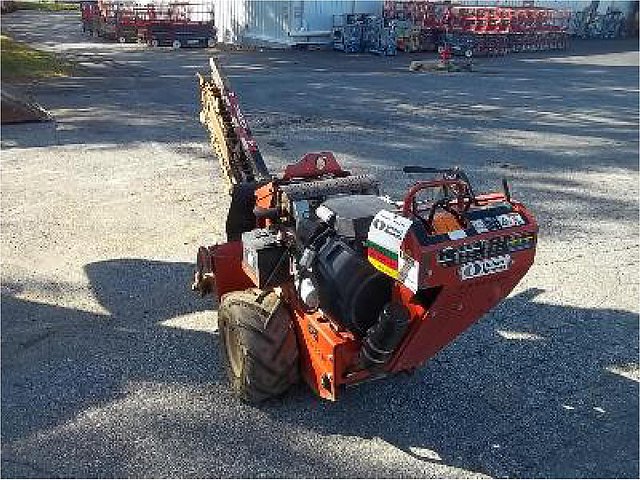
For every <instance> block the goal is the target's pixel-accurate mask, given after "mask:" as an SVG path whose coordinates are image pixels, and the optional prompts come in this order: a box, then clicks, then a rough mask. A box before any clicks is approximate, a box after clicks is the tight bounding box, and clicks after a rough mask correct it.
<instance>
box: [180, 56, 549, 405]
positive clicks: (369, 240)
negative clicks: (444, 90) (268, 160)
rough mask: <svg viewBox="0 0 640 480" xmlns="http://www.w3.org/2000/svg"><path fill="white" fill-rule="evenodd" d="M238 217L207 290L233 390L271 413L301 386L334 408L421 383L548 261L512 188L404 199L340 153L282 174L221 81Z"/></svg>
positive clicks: (202, 258)
mask: <svg viewBox="0 0 640 480" xmlns="http://www.w3.org/2000/svg"><path fill="white" fill-rule="evenodd" d="M199 80H200V94H201V102H202V111H201V114H200V120H201V122H202V123H203V125H204V126H205V127H206V128H207V129H208V131H209V133H210V137H211V143H212V146H213V147H214V149H215V151H216V153H217V155H218V158H219V160H220V164H221V167H222V171H223V173H224V176H225V177H226V178H227V179H228V180H229V183H230V189H231V195H232V197H231V207H230V210H229V213H228V217H227V224H226V227H227V241H226V242H225V243H222V244H218V245H213V246H209V247H200V249H199V251H198V254H197V268H196V273H195V281H194V283H193V288H194V290H197V291H199V292H201V293H202V294H213V295H214V296H215V298H216V299H217V300H218V301H219V302H220V305H219V309H218V328H219V332H220V340H221V342H220V345H221V353H222V357H223V358H224V361H225V364H226V367H227V372H228V375H229V379H230V382H231V385H232V387H233V389H234V390H235V392H236V393H237V394H238V395H239V396H240V397H241V398H242V399H244V400H246V401H249V402H259V401H262V400H265V399H267V398H270V397H274V396H277V395H280V394H282V393H283V392H285V391H286V390H287V389H288V388H289V387H290V386H291V385H292V384H294V383H295V382H297V381H298V378H299V376H300V375H301V376H302V377H303V378H304V380H305V381H306V382H307V384H308V385H309V386H310V387H311V388H312V389H313V390H314V391H315V392H316V393H317V394H318V395H319V396H321V397H322V398H326V399H330V400H335V399H336V398H337V397H338V395H339V393H340V392H341V390H342V389H343V388H344V387H345V386H348V385H353V384H357V383H359V382H362V381H365V380H371V379H376V378H380V377H384V376H387V375H390V374H393V373H397V372H411V371H413V370H414V369H415V368H417V367H419V366H420V365H422V364H423V363H424V362H426V361H427V360H428V359H429V358H431V357H433V356H434V355H436V354H437V353H438V351H440V350H441V349H442V348H444V347H445V346H446V345H447V344H448V343H449V342H451V341H452V340H453V339H455V338H456V337H457V336H458V335H459V334H460V333H461V332H463V331H464V330H466V329H467V328H468V327H469V326H471V325H472V324H473V323H474V322H475V321H477V320H478V319H479V318H480V317H481V316H482V315H484V314H485V313H486V312H488V311H489V310H490V309H491V308H492V307H494V306H495V305H496V304H497V303H498V302H500V301H501V300H502V299H503V298H505V297H506V296H507V295H508V294H509V292H510V291H511V290H512V289H513V288H514V287H515V286H516V284H517V283H518V282H519V281H520V279H521V278H522V277H523V276H524V275H525V274H526V272H527V270H528V269H529V267H530V266H531V264H532V263H533V260H534V255H535V249H536V236H537V231H538V227H537V224H536V221H535V219H534V217H533V215H532V214H531V212H530V211H529V210H528V209H527V208H526V207H525V206H524V205H523V204H522V203H521V202H518V201H517V200H515V199H514V198H513V197H512V196H511V194H510V192H509V188H508V186H507V184H506V181H503V189H502V191H500V192H495V193H488V194H477V193H476V192H475V191H474V190H473V188H472V185H471V183H470V182H469V179H468V178H467V176H466V175H465V173H464V172H463V171H462V170H460V169H457V168H451V169H432V168H424V167H405V169H404V170H405V172H407V173H421V174H428V175H429V176H428V178H425V179H424V180H422V181H419V182H417V183H416V184H415V185H414V186H413V187H412V188H411V189H410V190H409V191H408V192H406V194H405V195H404V198H403V199H402V200H401V201H399V202H396V201H392V200H389V199H388V198H385V197H381V196H379V194H380V191H379V190H380V183H379V182H378V180H377V179H376V178H374V177H373V176H372V175H354V174H352V173H350V172H348V171H346V170H344V169H343V168H342V167H341V166H340V165H339V163H338V162H337V160H336V158H335V157H334V155H333V154H332V153H331V152H327V151H323V152H317V153H307V154H306V155H304V156H303V157H302V158H301V159H300V160H299V161H298V162H297V163H294V164H291V165H288V166H287V167H286V168H285V169H284V171H283V172H281V173H279V174H273V173H271V172H269V170H268V169H267V167H266V165H265V163H264V161H263V158H262V155H261V154H260V151H259V149H258V145H257V143H256V141H255V139H254V138H253V136H252V134H251V131H250V129H249V126H248V124H247V121H246V118H245V117H244V116H243V115H242V113H241V111H240V107H239V105H238V98H237V96H236V94H235V93H234V92H233V90H231V88H230V86H229V84H228V82H227V80H226V79H225V77H224V76H223V74H222V72H221V71H220V67H219V66H218V65H217V63H216V62H215V61H214V60H213V59H212V60H211V78H210V79H208V78H205V77H203V76H201V75H199Z"/></svg>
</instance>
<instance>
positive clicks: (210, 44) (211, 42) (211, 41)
mask: <svg viewBox="0 0 640 480" xmlns="http://www.w3.org/2000/svg"><path fill="white" fill-rule="evenodd" d="M215 46H216V39H215V38H209V39H207V47H209V48H213V47H215Z"/></svg>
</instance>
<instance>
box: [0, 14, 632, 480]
mask: <svg viewBox="0 0 640 480" xmlns="http://www.w3.org/2000/svg"><path fill="white" fill-rule="evenodd" d="M2 20H3V21H2V29H3V32H4V31H7V32H9V33H11V34H12V35H14V36H15V37H16V38H17V39H22V40H27V41H29V42H31V43H33V44H35V45H38V46H41V47H43V48H47V49H51V50H53V51H58V52H62V53H64V54H66V55H68V56H70V57H71V58H74V59H75V60H76V61H78V62H79V63H80V68H79V69H78V73H77V75H76V76H73V77H69V78H59V79H55V80H50V81H47V82H36V83H33V84H30V85H27V86H25V87H26V88H27V91H28V92H30V93H31V94H33V95H34V96H35V98H37V99H38V100H39V101H40V102H41V103H42V104H43V105H45V106H46V107H48V108H49V109H50V110H51V111H52V112H53V114H54V115H55V118H56V122H55V123H49V124H30V125H16V126H3V128H2V162H1V174H2V177H1V182H2V250H1V254H2V476H3V477H131V476H143V477H192V476H193V477H265V476H274V477H300V476H305V477H335V476H340V477H370V478H371V477H484V476H495V477H625V478H637V477H638V474H639V472H638V393H639V392H638V382H639V379H640V377H639V373H638V294H639V292H638V264H639V250H638V51H637V42H634V41H631V42H616V41H609V42H592V43H579V44H576V45H574V46H573V47H572V49H571V50H570V51H567V52H562V53H553V54H537V55H528V56H513V57H510V58H501V59H491V60H479V61H478V70H479V71H478V72H477V73H473V74H454V75H438V74H428V73H422V74H417V73H410V72H409V71H408V68H407V67H408V64H409V61H410V60H411V59H416V58H419V57H417V56H415V55H414V56H399V57H395V58H379V57H374V56H367V55H363V56H344V55H340V54H338V53H332V52H290V51H264V52H250V53H248V52H245V53H239V52H238V53H223V54H221V58H222V62H223V64H224V65H225V66H226V68H227V72H228V74H229V76H230V78H231V81H232V83H233V85H234V86H235V88H236V90H237V91H238V93H239V95H240V100H241V103H242V105H243V108H244V110H245V111H246V113H247V114H248V116H249V117H250V122H251V125H252V126H253V129H254V133H255V134H256V137H257V139H258V141H259V143H260V144H261V147H262V150H263V153H264V154H265V157H266V158H267V161H268V163H269V164H270V165H271V166H272V167H273V169H274V170H278V169H279V168H280V166H281V165H283V164H285V163H286V162H290V161H293V160H295V159H297V158H298V157H299V156H300V155H302V154H303V153H305V152H306V151H314V150H321V149H329V150H333V151H334V152H335V153H336V156H337V157H338V158H339V159H340V160H341V161H342V163H343V164H345V165H346V166H347V167H348V168H350V169H352V170H355V171H358V172H364V171H367V172H375V173H378V174H379V175H380V176H381V177H382V178H384V179H385V182H386V186H387V188H386V190H387V192H388V193H390V194H392V195H395V196H400V194H401V193H402V191H403V190H404V189H405V187H406V185H408V184H409V183H410V181H411V179H410V178H407V177H406V176H403V175H402V174H401V173H399V169H400V167H401V166H402V165H403V164H421V165H435V166H446V165H452V164H457V165H460V166H462V167H464V168H466V169H467V170H468V172H469V174H470V176H471V177H472V179H474V180H475V181H476V182H477V183H478V184H479V185H480V186H481V187H483V188H489V187H493V186H497V185H498V184H499V179H500V178H501V177H502V176H505V175H506V176H507V177H508V178H510V180H511V182H512V190H513V192H514V195H515V196H517V197H518V198H519V199H521V200H523V201H524V202H526V203H527V204H528V205H529V206H530V207H531V208H532V209H533V211H534V212H536V214H537V215H538V219H539V222H540V225H541V232H540V247H539V252H538V256H537V261H536V264H535V265H534V267H533V268H532V270H531V271H530V273H529V274H528V275H527V277H526V278H525V279H524V281H523V282H522V283H521V284H520V285H519V286H518V287H517V289H516V290H515V291H514V292H513V294H512V295H511V296H510V297H509V298H508V299H507V300H506V301H504V302H503V303H502V304H501V305H500V306H499V307H498V308H496V309H495V311H493V312H492V313H491V314H490V315H488V316H486V317H485V318H483V319H482V320H481V321H480V322H479V323H478V324H477V325H476V326H474V327H473V328H471V329H470V330H469V331H467V332H466V333H465V334H464V335H462V336H461V337H460V338H459V339H458V340H457V341H456V342H455V343H453V344H452V345H451V346H450V347H448V348H447V349H445V350H444V351H443V352H442V353H441V354H440V355H438V356H437V357H436V358H435V359H433V360H432V361H431V362H429V364H428V365H427V366H425V368H423V369H421V370H419V371H418V372H417V373H416V374H414V375H413V376H410V377H409V376H398V377H395V378H392V379H389V380H386V381H381V382H377V383H369V384H364V385H361V386H358V387H354V388H352V389H349V390H348V391H347V394H346V395H345V396H344V397H343V399H342V400H341V401H340V402H338V403H334V404H332V403H327V402H324V401H321V400H319V399H317V398H315V397H314V396H313V395H311V394H310V393H309V392H308V391H307V389H306V388H305V387H304V386H300V387H299V388H297V389H295V391H293V392H292V393H291V394H290V395H288V396H287V397H286V398H285V399H284V400H283V401H281V402H275V403H273V404H268V405H265V406H263V407H261V408H253V407H249V406H245V405H242V404H240V403H238V401H236V400H235V399H234V398H233V397H232V396H231V395H230V393H229V391H228V390H227V387H226V383H225V377H224V372H223V370H222V368H221V365H220V358H219V356H218V353H217V344H218V338H217V333H216V313H215V307H216V306H215V305H211V302H210V301H205V300H201V299H199V298H195V297H193V296H192V294H191V292H190V291H189V290H188V284H189V281H190V279H191V278H190V277H191V269H192V265H191V263H192V261H193V258H194V254H195V251H196V248H197V246H198V245H200V244H209V243H213V242H215V241H216V240H220V239H222V236H223V228H224V225H223V219H224V217H225V213H226V208H227V202H228V199H227V196H226V194H225V188H224V184H223V182H222V181H220V179H219V174H218V168H217V163H216V161H215V160H214V159H213V156H212V153H211V152H210V149H209V147H208V145H207V141H206V136H205V133H204V131H203V130H202V129H201V127H200V126H199V124H198V123H197V111H198V105H197V101H198V98H197V95H196V92H197V83H196V79H195V77H194V73H195V72H196V71H197V70H205V69H206V66H207V56H208V55H209V54H210V53H211V52H210V51H209V52H207V51H203V50H182V51H176V52H174V51H170V50H164V49H158V50H155V51H151V50H147V49H146V48H142V47H139V46H137V45H112V44H105V43H100V42H95V41H93V40H87V38H86V37H83V36H82V33H81V32H80V22H79V21H78V19H77V18H75V17H74V16H73V15H70V14H40V13H33V12H32V13H28V12H19V13H15V14H12V15H7V16H3V18H2Z"/></svg>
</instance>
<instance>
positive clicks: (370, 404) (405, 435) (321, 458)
mask: <svg viewBox="0 0 640 480" xmlns="http://www.w3.org/2000/svg"><path fill="white" fill-rule="evenodd" d="M86 272H87V275H88V277H89V279H90V281H91V288H92V291H93V293H94V295H95V297H96V298H97V299H98V300H99V302H100V304H101V305H102V307H104V309H105V313H90V312H86V311H82V310H78V309H68V308H62V307H56V306H53V305H48V304H42V303H35V302H32V301H27V300H24V299H21V298H20V286H19V285H5V286H4V288H3V289H4V291H5V292H7V294H5V295H3V297H2V312H1V313H2V444H3V457H2V460H3V475H4V476H18V477H21V476H43V475H45V476H54V477H55V476H90V477H93V476H116V477H118V476H131V475H133V476H136V475H143V476H144V474H145V472H146V473H147V474H149V472H152V473H154V474H155V475H159V476H162V475H163V473H164V475H165V476H166V475H170V476H171V475H172V474H173V475H175V474H177V473H181V476H250V477H256V476H260V475H261V474H263V473H264V472H265V471H266V472H279V473H280V475H281V476H283V477H288V476H291V477H294V476H366V477H376V476H395V477H402V476H416V475H417V476H420V475H419V472H420V470H419V465H420V462H422V461H424V462H429V463H439V464H442V465H449V466H456V467H460V468H463V469H465V470H469V471H473V472H481V473H486V474H489V475H492V476H509V477H513V476H525V477H527V476H530V477H584V476H586V477H591V476H597V477H621V478H622V477H625V478H637V476H638V384H637V382H636V381H634V380H632V379H630V378H627V377H626V376H625V372H624V370H625V366H626V365H629V364H632V363H634V362H636V361H637V358H638V318H637V316H636V315H635V314H632V313H630V312H625V311H618V310H611V309H580V308H575V307H565V306H559V305H548V304H543V303H539V302H537V301H536V300H535V297H536V295H537V294H538V293H539V291H536V290H527V291H525V292H522V293H520V294H518V295H515V296H513V297H511V298H509V299H507V300H506V301H505V302H503V303H502V304H501V305H500V306H499V307H498V308H497V309H496V310H495V311H494V312H493V313H491V314H490V315H489V316H488V317H486V318H484V319H483V320H482V321H481V322H480V323H479V324H478V325H476V326H475V327H473V328H472V329H471V330H470V331H469V332H467V333H466V334H464V335H463V336H462V337H461V338H460V339H459V340H458V341H456V342H455V343H454V344H453V345H452V346H450V347H449V348H448V349H446V350H445V351H444V352H443V353H442V354H440V355H439V356H438V357H436V359H435V360H433V361H432V362H430V363H429V364H428V366H427V367H426V368H424V369H421V370H419V371H418V373H416V374H415V375H413V376H411V377H405V376H397V377H394V378H391V379H387V380H383V381H379V382H375V383H369V384H364V385H360V386H357V387H353V388H350V389H348V390H347V391H346V392H345V395H344V397H343V398H342V399H341V401H339V402H338V403H335V404H332V403H326V402H323V401H320V400H318V399H317V398H315V397H314V396H313V395H312V394H311V393H309V392H308V391H307V389H306V387H303V386H300V387H297V388H295V389H294V390H293V392H291V393H290V394H289V395H288V396H287V397H285V398H284V399H283V400H282V401H281V402H273V403H271V404H267V405H265V406H263V407H262V408H261V409H259V410H256V409H254V408H252V407H248V406H245V405H241V404H239V403H238V402H237V401H236V400H235V399H234V398H233V397H231V396H230V395H229V394H228V390H227V388H226V382H225V379H224V373H223V369H222V368H221V366H220V358H219V356H218V353H217V336H216V335H215V334H212V333H207V332H203V331H195V330H184V329H179V328H173V327H170V326H168V324H167V322H166V321H167V320H169V319H172V318H176V317H178V318H179V317H180V316H182V315H184V314H187V313H190V312H194V311H204V310H206V309H209V308H211V304H210V302H207V301H204V300H199V299H196V298H193V297H192V296H191V294H190V293H189V292H186V286H187V282H188V281H189V279H190V276H191V266H190V265H188V264H185V263H165V262H155V261H149V260H137V259H122V260H112V261H105V262H98V263H94V264H90V265H87V267H86ZM214 308H215V305H214ZM211 318H212V321H213V314H211ZM132 383H134V384H142V385H152V386H153V385H156V384H160V385H164V386H165V387H163V389H167V392H168V393H166V394H167V395H169V399H168V401H169V403H174V402H175V401H176V398H173V397H180V395H178V394H177V393H172V392H179V391H180V389H182V388H187V389H194V392H195V393H194V394H191V395H192V397H190V396H189V395H187V397H186V398H182V399H181V402H183V403H182V405H181V406H180V408H182V409H185V411H186V412H189V408H190V405H191V404H193V406H194V408H196V406H197V405H204V407H203V411H206V412H207V414H206V416H205V414H204V413H202V412H200V414H193V413H192V414H190V415H184V411H182V410H180V414H177V413H176V414H175V415H174V414H168V413H167V412H170V410H167V408H169V407H166V406H164V404H156V403H153V401H151V400H149V402H150V403H148V404H143V406H142V407H140V406H136V407H135V408H136V409H140V410H139V411H138V412H137V413H135V414H134V415H133V417H132V418H133V420H131V419H129V420H127V416H126V415H124V416H123V418H121V419H120V420H118V419H117V415H114V416H113V417H111V416H109V417H108V418H106V419H104V420H103V421H104V422H106V423H108V424H109V423H110V422H116V425H118V428H119V429H124V430H123V432H122V433H118V434H116V435H115V436H113V434H109V435H108V434H107V433H105V432H108V431H109V430H108V429H107V430H104V428H106V427H104V426H102V427H101V424H100V422H97V425H96V423H95V422H94V423H90V426H87V425H84V424H82V422H80V425H79V426H77V425H76V426H75V427H74V426H73V423H74V421H75V420H74V419H76V418H85V417H87V416H88V415H90V413H91V412H93V413H91V415H99V414H98V413H96V409H97V411H98V412H99V411H100V410H101V409H109V408H111V407H110V406H111V405H114V404H118V402H120V403H123V402H124V403H125V404H126V402H127V401H128V397H129V396H131V397H133V396H135V395H137V394H134V393H131V390H130V385H131V384H132ZM153 390H154V388H153V387H149V392H148V395H149V398H151V399H153V398H155V397H154V395H155V393H153ZM143 391H144V390H143ZM144 395H147V394H144ZM197 412H198V411H196V413H197ZM145 415H146V416H148V417H149V418H152V424H151V425H150V426H148V430H147V427H146V426H141V425H145V424H144V420H140V419H141V418H146V417H145ZM128 421H131V424H129V423H127V422H128ZM69 422H70V424H71V425H72V426H71V427H68V426H67V424H68V423H69ZM119 422H124V424H121V423H119ZM139 422H142V423H139ZM285 425H286V426H287V428H284V426H285ZM126 429H131V430H132V433H131V432H130V433H126ZM158 431H160V432H162V433H161V436H160V438H161V439H162V442H161V443H162V445H163V448H164V450H162V451H160V452H156V451H155V450H154V449H153V448H151V449H149V448H148V447H146V450H145V451H146V452H147V453H145V455H146V456H143V458H139V459H138V460H136V462H137V463H135V465H136V466H135V467H132V466H131V464H130V463H129V462H130V461H131V455H132V453H131V452H132V451H133V450H135V445H137V443H136V442H139V441H141V440H140V439H141V438H147V436H148V435H151V433H150V432H155V433H156V434H158V433H157V432H158ZM296 432H297V435H298V436H299V437H301V438H305V437H309V436H318V435H320V436H322V437H328V438H334V437H333V436H336V435H338V436H347V438H348V436H356V437H360V438H365V439H372V440H374V441H375V440H376V439H379V441H382V442H386V443H387V444H390V445H391V446H393V447H396V448H399V449H401V450H403V451H405V452H406V453H407V455H408V456H407V462H409V463H408V465H410V467H406V468H409V470H406V469H405V466H402V465H398V464H391V465H386V466H382V467H381V465H380V462H378V461H377V460H376V459H375V458H374V457H368V456H367V455H366V454H364V453H363V452H362V450H354V451H350V450H349V448H346V449H345V450H344V451H339V452H335V451H332V448H334V447H333V446H332V443H329V444H327V451H317V450H316V449H314V448H309V449H305V441H304V440H301V439H300V438H296ZM120 435H122V436H120ZM128 435H134V440H131V439H128V438H127V436H128ZM136 438H137V439H136ZM213 439H215V440H213ZM195 445H197V448H194V446H195ZM239 445H242V447H238V446H239ZM347 445H349V443H348V442H347ZM89 447H91V450H90V453H89V458H93V459H94V460H95V462H94V463H92V464H89V465H87V463H86V462H85V459H86V458H87V457H85V455H86V454H87V452H85V451H84V450H83V449H87V448H89ZM238 448H244V449H245V450H246V449H248V451H245V452H244V453H245V454H244V455H240V457H241V458H240V460H241V462H240V464H238V462H239V458H238V456H239V455H238V450H237V449H238ZM354 448H355V446H354ZM358 448H362V447H358ZM158 455H160V456H161V457H162V458H163V459H165V460H163V461H166V462H168V463H171V462H173V463H174V464H180V462H187V464H189V465H190V468H191V469H192V470H188V471H184V470H180V471H179V472H176V471H174V470H171V468H173V467H171V466H167V467H166V468H167V470H162V468H165V467H162V466H158V465H161V464H159V463H157V458H156V457H157V456H158ZM337 456H339V457H341V458H342V460H339V461H338V460H336V457H337ZM283 458H289V459H292V460H291V461H283V460H282V459H283ZM411 459H413V460H411ZM411 461H417V462H418V464H417V465H418V466H416V465H415V464H414V463H411ZM154 468H155V470H154ZM270 469H271V470H270ZM273 469H275V470H273ZM416 472H418V473H416Z"/></svg>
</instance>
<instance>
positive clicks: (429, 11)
mask: <svg viewBox="0 0 640 480" xmlns="http://www.w3.org/2000/svg"><path fill="white" fill-rule="evenodd" d="M384 16H385V18H386V19H388V20H400V21H403V22H410V24H411V26H412V28H413V29H418V30H419V31H420V32H421V34H422V36H425V35H427V36H430V37H433V36H434V35H439V36H440V41H441V43H448V44H450V45H454V53H459V54H465V53H466V52H467V51H471V52H472V54H473V56H482V55H503V54H507V53H511V52H521V51H539V50H555V49H563V48H566V46H567V33H566V30H567V25H568V12H567V11H563V10H558V9H555V8H543V7H533V6H524V5H523V6H499V5H484V6H483V5H456V4H451V2H423V1H390V0H387V1H386V2H385V4H384Z"/></svg>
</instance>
